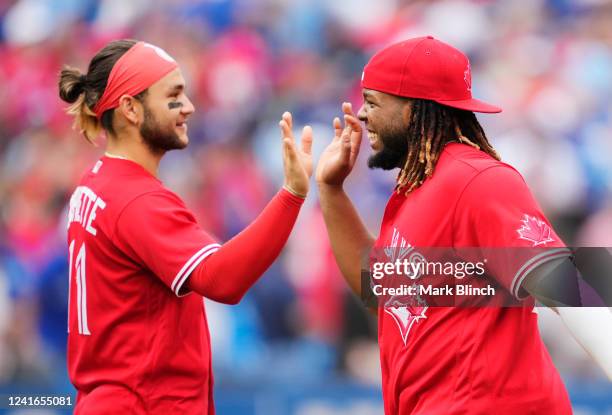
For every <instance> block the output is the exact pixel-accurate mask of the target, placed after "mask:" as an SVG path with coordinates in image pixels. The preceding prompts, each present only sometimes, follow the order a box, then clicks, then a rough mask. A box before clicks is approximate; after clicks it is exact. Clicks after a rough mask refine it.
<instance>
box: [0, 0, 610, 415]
mask: <svg viewBox="0 0 612 415" xmlns="http://www.w3.org/2000/svg"><path fill="white" fill-rule="evenodd" d="M427 34H431V35H434V36H435V37H437V38H438V39H440V40H443V41H445V42H448V43H451V44H453V45H454V46H456V47H458V48H460V49H462V50H463V51H464V52H466V53H467V54H468V55H469V57H470V59H471V63H472V70H473V75H472V76H473V86H474V91H473V92H474V95H475V96H477V97H480V98H482V99H485V100H487V101H489V102H492V103H495V104H497V105H499V106H501V107H502V108H503V109H504V112H503V113H501V114H499V115H483V116H479V119H480V121H481V123H482V124H483V126H484V128H485V131H486V132H487V135H488V137H489V139H490V141H491V142H492V143H493V145H494V147H495V148H496V149H497V150H498V152H499V153H500V154H501V156H502V159H503V160H504V161H507V162H509V163H510V164H513V165H514V166H515V167H517V168H518V170H519V171H520V172H521V173H522V174H523V175H524V176H525V178H526V180H527V182H528V183H529V185H530V187H531V189H532V191H533V192H534V194H535V196H536V198H537V199H538V200H539V201H540V203H541V205H542V207H543V209H544V211H545V212H546V214H547V215H548V216H549V218H550V219H551V221H552V222H553V224H554V225H555V227H556V229H557V231H558V233H559V234H560V235H561V236H562V237H563V238H564V239H565V242H566V243H567V244H569V245H598V246H612V232H611V230H612V205H611V204H610V194H612V192H611V191H612V98H611V97H612V77H611V76H610V74H611V73H612V2H610V1H609V0H530V1H514V0H499V1H493V0H491V1H487V0H448V1H431V0H422V1H419V0H377V1H369V0H337V1H325V0H152V1H150V0H133V1H122V0H53V1H51V0H12V1H11V0H2V1H0V390H2V389H3V385H4V389H6V388H10V387H12V386H14V385H20V384H21V385H38V386H39V387H42V388H47V389H48V388H50V387H53V388H55V390H57V391H64V390H69V388H70V386H69V383H68V380H67V375H66V373H65V340H66V304H67V292H68V290H67V249H66V248H67V247H66V240H65V238H66V235H65V233H66V211H65V209H66V203H67V201H68V198H69V196H70V194H71V193H72V190H73V188H74V187H75V184H76V183H77V181H78V180H79V178H80V175H81V174H82V173H83V172H84V171H85V170H86V169H87V168H88V167H89V166H91V165H92V164H93V163H94V162H95V160H96V159H97V158H98V157H99V156H100V154H101V153H102V152H103V148H104V139H103V138H101V139H100V140H99V143H98V146H97V147H96V146H92V145H90V144H89V143H87V142H86V141H85V139H84V138H83V137H80V136H79V134H78V132H76V131H74V130H72V129H71V121H72V120H71V119H70V118H69V117H68V116H67V115H66V114H65V105H64V104H63V103H62V102H61V101H60V100H59V98H58V91H57V78H58V73H59V70H60V69H61V67H62V65H63V64H69V65H71V66H76V67H79V68H80V69H81V70H83V71H85V70H86V69H87V68H86V66H87V64H88V62H89V59H90V58H91V57H92V56H93V55H94V54H95V52H96V51H97V50H99V49H100V48H101V47H103V46H104V45H105V44H106V43H107V42H108V41H110V40H113V39H117V38H134V39H140V40H146V41H148V42H150V43H154V44H156V45H159V46H161V47H162V48H164V49H165V50H166V51H168V53H170V54H171V55H172V56H173V57H174V58H175V59H176V60H177V61H178V62H179V64H180V65H181V68H182V71H183V74H184V76H185V78H186V80H187V93H188V95H189V96H190V98H191V99H192V101H193V102H194V104H195V106H196V113H195V114H194V115H193V116H192V117H191V119H190V121H189V132H190V133H189V136H190V141H191V142H190V145H189V147H188V148H187V149H186V150H183V151H178V152H172V153H169V154H168V155H167V156H166V158H165V159H164V160H163V161H162V166H161V177H162V179H163V181H164V183H165V184H166V185H167V186H168V187H169V188H171V189H172V190H174V191H175V192H177V193H178V194H180V195H181V197H183V198H184V200H185V201H186V203H187V205H188V206H189V207H190V208H191V209H192V210H193V211H194V212H195V214H196V216H197V218H198V220H199V221H200V223H201V224H202V226H203V227H204V228H205V229H207V230H208V231H210V232H211V233H212V234H214V235H215V236H216V237H218V238H219V239H220V240H221V241H226V240H227V239H229V238H231V237H232V236H233V235H235V234H236V233H237V232H239V231H240V230H241V229H243V228H244V227H245V226H246V225H247V224H248V223H249V222H250V221H251V220H253V219H254V218H255V217H256V215H257V214H258V213H259V212H260V211H261V209H262V208H263V207H264V206H265V204H266V203H267V201H268V200H269V199H270V197H271V196H272V195H273V194H274V193H275V192H276V191H277V189H278V188H279V187H280V184H281V181H282V165H281V156H280V135H279V131H278V120H279V119H280V116H281V114H282V112H283V111H285V110H288V111H291V112H292V113H293V115H294V120H295V123H296V124H297V125H298V126H300V125H303V124H306V123H308V124H311V125H313V127H314V133H315V134H314V136H315V150H316V151H317V152H320V151H321V149H322V148H323V147H324V146H325V145H326V143H327V142H328V141H329V140H330V139H331V137H332V134H333V133H332V130H331V120H332V118H333V117H334V116H336V115H339V114H340V105H341V103H342V102H343V101H345V100H346V101H350V102H352V103H353V106H354V108H355V109H357V108H359V106H360V105H361V91H360V87H359V81H360V77H361V71H362V68H363V65H364V64H365V63H366V62H367V60H368V59H369V57H370V56H371V55H372V54H373V53H374V52H376V51H377V50H379V49H380V48H382V47H383V46H385V45H387V44H389V43H391V42H393V41H397V40H401V39H405V38H408V37H413V36H421V35H427ZM296 131H297V128H296ZM362 151H363V152H364V153H367V152H368V151H369V149H368V148H367V146H365V145H364V148H363V149H362ZM360 160H361V161H360V162H359V167H358V168H357V171H355V174H353V175H352V177H351V179H350V180H349V183H348V192H349V194H350V195H351V196H352V198H353V200H354V201H355V202H356V204H357V205H358V207H359V210H360V212H361V213H362V214H363V215H364V218H365V220H366V222H367V223H368V226H369V227H370V228H371V230H372V231H373V233H375V234H376V233H377V227H378V226H379V223H380V219H381V216H382V211H383V209H384V205H385V202H386V199H387V197H388V196H389V193H390V191H391V190H392V187H393V182H394V176H393V174H392V173H388V172H387V173H385V172H380V171H369V170H367V167H365V155H363V154H362V156H361V158H360ZM262 237H263V236H262ZM208 314H209V320H210V326H211V332H212V338H213V357H214V360H215V363H214V365H215V371H216V379H217V383H218V384H219V385H220V387H221V388H223V387H224V385H236V384H240V385H244V384H249V383H251V384H253V385H255V384H257V383H262V382H268V381H269V382H280V383H283V382H287V381H295V380H296V379H298V380H299V383H301V384H308V383H309V382H311V383H313V384H316V383H318V384H322V383H323V384H324V383H325V382H328V379H331V378H341V379H347V381H349V382H353V383H355V384H359V385H370V386H372V387H374V388H376V387H377V385H378V383H379V381H380V380H379V379H380V374H379V367H378V351H377V345H376V328H375V321H373V320H372V319H371V318H370V317H368V315H367V314H366V313H365V312H364V311H363V310H362V309H361V307H360V304H359V302H358V300H356V299H355V298H353V297H352V296H351V295H350V294H349V293H348V290H347V289H346V287H345V285H344V282H343V280H342V278H341V276H340V275H339V272H338V270H337V268H336V266H335V263H334V260H333V257H332V254H331V251H330V247H329V244H328V241H327V237H326V233H325V228H324V226H323V222H322V217H321V215H320V211H319V208H318V205H317V197H316V192H315V191H313V192H312V193H311V195H310V197H309V200H308V202H307V205H306V207H305V209H303V211H302V213H301V215H300V218H299V221H298V224H297V227H296V230H295V232H294V233H293V235H292V237H291V239H290V242H289V245H288V247H287V249H286V250H285V251H284V253H283V255H282V257H281V258H280V259H279V260H278V261H277V262H276V263H275V264H274V265H273V267H272V268H271V269H270V270H269V271H268V272H267V274H266V275H265V276H264V277H263V278H262V279H261V280H260V282H258V283H257V285H256V286H255V287H254V288H253V290H252V291H251V292H250V293H249V294H248V295H247V296H246V297H245V299H244V300H243V302H242V303H241V304H240V305H238V306H236V307H228V306H222V305H218V304H214V303H211V302H209V305H208ZM541 326H542V332H543V335H544V338H545V341H546V342H547V344H548V345H549V348H550V350H551V353H552V354H553V359H554V360H555V362H556V364H557V366H558V367H559V368H560V370H561V372H562V374H563V375H564V377H566V379H570V381H571V380H572V379H589V378H597V377H599V376H601V375H600V373H599V371H598V369H596V368H595V367H594V366H593V365H592V364H591V363H590V362H589V360H588V358H587V357H586V355H584V353H582V352H581V350H580V349H579V348H578V346H577V345H576V344H575V343H574V342H573V341H572V340H571V339H570V338H569V337H568V334H567V332H565V331H564V329H563V327H561V326H559V323H558V322H557V320H556V319H555V318H554V317H553V316H551V315H549V313H547V312H546V311H544V310H542V312H541ZM329 382H331V380H329ZM303 413H304V414H307V413H318V412H314V411H313V412H308V411H306V410H305V411H303ZM330 413H331V412H330ZM363 413H369V412H367V411H364V412H363ZM373 413H376V412H373Z"/></svg>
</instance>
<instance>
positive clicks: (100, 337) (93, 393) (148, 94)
mask: <svg viewBox="0 0 612 415" xmlns="http://www.w3.org/2000/svg"><path fill="white" fill-rule="evenodd" d="M59 90H60V97H61V98H62V99H63V100H64V101H66V102H68V103H71V104H72V105H71V106H70V107H69V112H70V113H71V114H73V115H74V116H75V125H76V127H77V128H78V129H79V130H80V131H82V133H83V134H84V135H85V137H87V139H88V140H90V141H93V140H94V139H95V138H96V137H97V136H98V134H99V133H100V132H101V130H104V132H105V133H106V137H107V144H106V153H105V154H104V156H103V157H102V158H100V159H99V160H98V162H97V163H95V165H94V166H93V167H92V168H91V169H90V170H88V171H87V172H86V173H85V175H84V176H83V178H82V180H81V182H80V183H79V185H78V187H77V188H76V190H75V191H74V193H73V195H72V197H71V199H70V207H69V222H68V223H69V225H68V246H69V257H70V296H69V298H70V302H69V309H68V310H69V321H68V333H69V334H68V369H69V375H70V378H71V380H72V382H73V384H74V386H75V387H76V389H77V391H78V398H77V405H76V410H75V413H77V414H163V415H167V414H196V413H197V414H214V406H213V394H212V386H213V375H212V367H211V355H210V338H209V332H208V326H207V322H206V314H205V310H204V303H203V300H202V297H206V298H210V299H212V300H215V301H218V302H222V303H227V304H236V303H237V302H238V301H240V299H241V297H242V296H243V295H244V294H245V292H246V291H247V290H248V289H249V287H251V286H252V285H253V283H255V281H256V280H257V279H258V278H259V277H260V276H261V275H262V274H263V272H264V271H265V270H266V269H267V268H268V267H269V266H270V265H271V264H272V262H273V261H274V260H275V259H276V257H277V256H278V255H279V253H280V251H281V249H282V247H283V246H284V244H285V242H286V241H287V238H288V236H289V233H290V232H291V229H292V227H293V225H294V223H295V220H296V218H297V215H298V213H299V211H300V207H301V205H302V203H303V201H304V198H305V197H306V195H307V193H308V188H309V185H308V181H309V176H310V175H311V173H312V158H311V145H312V132H311V129H310V127H306V128H305V129H304V132H303V135H302V142H301V148H300V149H298V148H297V147H296V144H295V141H294V138H293V135H292V132H291V128H292V121H291V114H289V113H285V114H283V118H282V121H281V122H280V126H281V129H282V137H283V142H282V156H283V164H284V172H285V183H284V186H283V188H282V189H281V190H280V191H279V192H278V193H277V194H276V196H274V198H273V199H272V200H271V201H270V203H269V204H268V205H267V206H266V208H265V209H264V210H263V212H262V213H261V214H260V215H259V217H258V218H257V219H256V220H255V221H254V222H253V223H252V224H251V225H249V226H248V227H247V228H246V229H245V230H244V231H243V232H241V233H240V234H239V235H237V236H236V237H234V238H233V239H231V240H230V241H228V242H227V243H225V244H223V245H221V244H219V243H218V242H217V241H215V240H214V239H213V238H212V237H211V236H210V235H208V234H207V233H206V231H204V230H203V229H201V228H200V226H199V225H198V223H197V222H196V220H195V218H194V216H193V214H192V213H191V212H190V211H189V210H188V209H187V207H186V206H185V204H184V203H183V201H182V200H181V199H180V198H179V197H178V196H177V195H176V194H174V193H173V192H171V191H170V190H168V189H167V188H166V187H164V185H163V184H162V183H161V182H160V181H159V180H158V178H157V170H158V165H159V162H160V159H161V158H162V157H163V155H164V154H165V153H166V152H167V151H170V150H174V149H182V148H184V147H186V146H187V143H188V136H187V123H186V122H187V120H188V118H189V116H190V115H191V114H192V113H193V112H194V107H193V104H192V103H191V101H190V100H189V98H188V97H187V95H186V85H185V80H184V79H183V76H182V74H181V70H180V69H179V67H178V65H177V63H176V62H175V61H174V59H172V58H171V57H170V56H169V55H168V54H167V53H166V52H164V51H163V50H162V49H160V48H158V47H156V46H153V45H150V44H148V43H144V42H136V41H131V40H121V41H114V42H111V43H109V44H108V45H107V46H106V47H104V48H103V49H102V50H101V51H99V52H98V53H97V54H96V55H95V56H94V57H93V59H92V61H91V62H90V64H89V68H88V71H87V73H86V74H82V73H80V71H78V70H77V69H74V68H70V67H65V68H64V70H62V72H61V76H60V80H59ZM261 235H266V237H265V238H262V237H261Z"/></svg>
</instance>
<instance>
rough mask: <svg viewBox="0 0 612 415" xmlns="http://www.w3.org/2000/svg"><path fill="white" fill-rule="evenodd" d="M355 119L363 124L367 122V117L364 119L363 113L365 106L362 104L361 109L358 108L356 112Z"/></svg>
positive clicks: (364, 114)
mask: <svg viewBox="0 0 612 415" xmlns="http://www.w3.org/2000/svg"><path fill="white" fill-rule="evenodd" d="M357 118H359V120H360V121H363V122H366V121H367V119H368V117H366V113H365V104H363V105H362V106H361V108H359V111H358V112H357Z"/></svg>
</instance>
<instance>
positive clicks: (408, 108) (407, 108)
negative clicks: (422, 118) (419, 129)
mask: <svg viewBox="0 0 612 415" xmlns="http://www.w3.org/2000/svg"><path fill="white" fill-rule="evenodd" d="M413 102H414V101H413V100H411V99H409V98H404V99H402V102H401V104H400V105H401V106H402V121H403V122H404V124H405V125H408V124H409V123H410V118H411V117H412V103H413Z"/></svg>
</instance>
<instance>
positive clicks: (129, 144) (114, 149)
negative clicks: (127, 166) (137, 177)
mask: <svg viewBox="0 0 612 415" xmlns="http://www.w3.org/2000/svg"><path fill="white" fill-rule="evenodd" d="M105 155H106V156H108V157H114V158H122V159H126V160H130V161H133V162H134V163H137V164H140V165H141V166H142V167H143V168H144V169H145V170H147V171H148V172H149V173H151V174H152V175H153V176H155V177H157V171H158V168H159V162H160V160H161V158H162V156H163V153H162V154H156V153H153V152H152V151H151V150H150V149H149V148H148V147H147V146H146V145H145V144H144V143H142V142H138V141H137V140H118V139H109V140H108V141H107V144H106V152H105Z"/></svg>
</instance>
